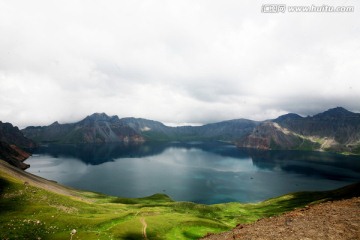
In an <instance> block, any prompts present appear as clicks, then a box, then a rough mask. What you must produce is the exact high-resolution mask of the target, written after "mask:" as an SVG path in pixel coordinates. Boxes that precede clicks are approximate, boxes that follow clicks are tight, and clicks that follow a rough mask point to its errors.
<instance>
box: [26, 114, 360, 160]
mask: <svg viewBox="0 0 360 240" xmlns="http://www.w3.org/2000/svg"><path fill="white" fill-rule="evenodd" d="M22 131H23V133H24V135H25V136H26V137H28V138H30V139H32V140H34V141H37V142H39V143H41V142H42V143H44V142H45V143H46V142H54V143H108V142H126V143H139V144H140V143H142V142H143V141H206V140H217V141H226V142H231V143H234V144H235V145H237V146H239V147H246V148H257V149H267V150H280V149H281V150H321V151H333V152H340V153H349V154H359V153H360V114H359V113H353V112H350V111H347V110H346V109H344V108H341V107H338V108H333V109H329V110H328V111H325V112H323V113H319V114H317V115H314V116H308V117H301V116H299V115H297V114H293V113H290V114H286V115H283V116H280V117H278V118H277V119H274V120H269V121H264V122H256V121H252V120H247V119H235V120H229V121H223V122H219V123H212V124H206V125H203V126H196V127H193V126H183V127H168V126H165V125H164V124H162V123H161V122H156V121H152V120H147V119H142V118H122V119H119V118H118V117H117V116H112V117H109V116H107V115H106V114H105V113H101V114H99V113H95V114H93V115H91V116H88V117H86V118H85V119H83V120H82V121H80V122H76V123H70V124H59V123H58V122H55V123H53V124H51V125H49V126H44V127H27V128H25V129H24V130H22Z"/></svg>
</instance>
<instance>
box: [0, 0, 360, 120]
mask: <svg viewBox="0 0 360 240" xmlns="http://www.w3.org/2000/svg"><path fill="white" fill-rule="evenodd" d="M271 2H274V3H278V2H275V1H268V2H261V1H241V2H240V1H230V0H228V1H205V0H204V1H171V2H169V1H165V0H162V1H160V0H159V1H142V0H139V1H76V2H74V1H61V2H60V1H31V2H29V1H20V0H19V1H1V2H0V32H1V35H2V37H1V38H0V86H1V88H0V105H1V109H0V120H2V121H10V122H12V123H14V124H16V125H19V126H21V127H24V126H27V125H45V124H50V123H51V122H53V121H56V120H59V121H60V122H71V121H76V120H79V119H81V118H83V117H84V116H86V115H88V114H91V113H93V112H106V113H108V114H117V115H119V116H120V117H125V116H135V117H145V118H150V119H155V120H159V121H163V122H167V123H175V124H181V123H185V122H186V123H208V122H214V121H220V120H226V119H232V118H251V119H258V120H263V119H268V118H273V117H277V116H278V115H280V114H284V113H287V112H297V113H300V114H302V115H308V114H314V113H317V112H320V111H323V110H326V109H328V108H331V107H336V106H343V107H346V108H348V109H349V110H353V111H356V112H359V111H360V105H359V104H358V103H359V102H360V81H359V80H358V79H359V76H360V68H359V66H360V26H359V24H357V23H358V19H359V17H360V16H359V15H360V12H359V11H358V9H359V7H360V4H359V3H358V2H357V1H347V2H346V5H353V6H355V12H353V13H284V14H263V13H261V5H262V4H268V3H271ZM289 4H290V3H289ZM291 4H293V5H311V4H318V3H317V2H314V1H292V2H291ZM331 4H332V5H334V6H338V5H340V6H341V5H344V4H345V3H344V2H343V1H332V2H331Z"/></svg>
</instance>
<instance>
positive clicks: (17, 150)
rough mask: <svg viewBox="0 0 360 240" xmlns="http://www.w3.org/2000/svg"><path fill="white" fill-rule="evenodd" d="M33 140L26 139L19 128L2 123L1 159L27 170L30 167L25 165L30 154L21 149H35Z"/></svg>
mask: <svg viewBox="0 0 360 240" xmlns="http://www.w3.org/2000/svg"><path fill="white" fill-rule="evenodd" d="M35 146H36V144H35V142H33V141H32V140H30V139H28V138H26V137H24V135H23V133H22V132H21V131H20V130H19V128H17V127H14V126H13V125H12V124H11V123H3V122H1V121H0V159H3V160H5V161H6V162H8V163H10V164H11V165H13V166H16V167H18V168H21V169H26V168H28V167H29V165H27V164H25V163H23V161H24V160H25V159H27V158H28V157H29V156H30V154H29V153H27V152H25V151H24V150H22V149H21V148H31V147H35Z"/></svg>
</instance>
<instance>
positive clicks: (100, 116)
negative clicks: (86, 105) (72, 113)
mask: <svg viewBox="0 0 360 240" xmlns="http://www.w3.org/2000/svg"><path fill="white" fill-rule="evenodd" d="M114 117H115V116H114ZM111 118H112V117H110V116H109V115H107V114H106V113H93V114H91V115H89V116H87V117H86V118H85V119H86V120H91V121H109V120H110V119H111ZM85 119H84V120H85Z"/></svg>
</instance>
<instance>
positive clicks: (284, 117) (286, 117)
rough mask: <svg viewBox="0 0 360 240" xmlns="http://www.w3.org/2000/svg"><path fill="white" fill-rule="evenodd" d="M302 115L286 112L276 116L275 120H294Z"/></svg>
mask: <svg viewBox="0 0 360 240" xmlns="http://www.w3.org/2000/svg"><path fill="white" fill-rule="evenodd" d="M301 118H302V117H301V116H300V115H298V114H296V113H287V114H284V115H281V116H280V117H278V118H276V119H275V120H274V121H275V122H281V121H289V120H296V119H301Z"/></svg>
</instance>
